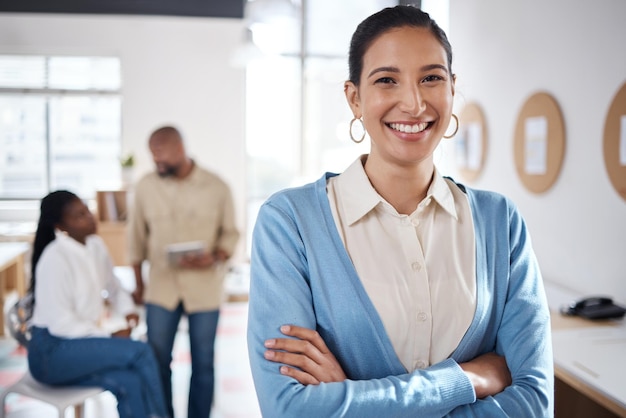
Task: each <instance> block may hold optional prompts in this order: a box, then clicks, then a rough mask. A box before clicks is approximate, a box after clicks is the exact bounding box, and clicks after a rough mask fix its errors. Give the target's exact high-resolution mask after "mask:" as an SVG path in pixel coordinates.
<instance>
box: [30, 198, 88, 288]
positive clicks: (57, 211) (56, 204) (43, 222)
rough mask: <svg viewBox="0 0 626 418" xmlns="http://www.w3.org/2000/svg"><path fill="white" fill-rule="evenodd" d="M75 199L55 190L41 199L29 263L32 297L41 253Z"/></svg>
mask: <svg viewBox="0 0 626 418" xmlns="http://www.w3.org/2000/svg"><path fill="white" fill-rule="evenodd" d="M76 199H78V196H76V195H75V194H74V193H72V192H68V191H66V190H57V191H55V192H52V193H50V194H48V195H47V196H46V197H44V198H43V199H41V213H40V215H39V223H38V224H37V232H36V233H35V242H34V244H33V258H32V261H31V278H30V291H31V292H32V293H33V295H34V293H35V270H36V269H37V263H38V262H39V258H40V257H41V253H43V250H44V249H45V248H46V247H47V246H48V244H50V243H51V242H52V241H54V239H55V238H56V236H55V227H56V225H57V224H58V223H59V222H61V220H62V219H63V212H64V211H65V208H66V207H67V205H68V204H69V203H71V202H73V201H74V200H76Z"/></svg>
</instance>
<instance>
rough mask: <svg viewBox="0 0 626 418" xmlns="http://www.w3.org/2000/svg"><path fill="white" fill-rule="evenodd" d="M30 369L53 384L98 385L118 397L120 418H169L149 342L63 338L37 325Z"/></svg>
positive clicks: (30, 346) (32, 332) (123, 339)
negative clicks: (167, 417)
mask: <svg viewBox="0 0 626 418" xmlns="http://www.w3.org/2000/svg"><path fill="white" fill-rule="evenodd" d="M31 335H32V339H31V340H30V343H29V345H28V367H29V369H30V372H31V374H32V375H33V377H34V378H35V379H37V380H39V381H40V382H42V383H47V384H49V385H73V386H98V387H101V388H104V389H107V390H108V391H110V392H111V393H113V395H115V397H116V398H117V401H118V403H117V411H118V412H119V415H120V417H121V418H131V417H132V418H145V417H148V416H150V417H153V416H155V417H165V416H166V408H165V402H164V399H163V393H162V391H161V386H160V385H159V382H160V379H159V374H158V371H157V363H156V360H155V358H154V354H153V352H152V349H151V348H150V347H149V346H148V344H146V343H143V342H140V341H133V340H130V339H127V338H106V337H105V338H58V337H55V336H53V335H51V334H50V333H49V332H48V329H47V328H37V327H33V328H32V330H31Z"/></svg>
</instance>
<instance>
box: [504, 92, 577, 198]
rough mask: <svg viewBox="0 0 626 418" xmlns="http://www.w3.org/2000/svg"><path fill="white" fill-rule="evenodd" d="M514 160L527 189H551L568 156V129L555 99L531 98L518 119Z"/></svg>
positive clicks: (539, 95) (546, 97)
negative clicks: (566, 150)
mask: <svg viewBox="0 0 626 418" xmlns="http://www.w3.org/2000/svg"><path fill="white" fill-rule="evenodd" d="M514 141H515V142H514V146H513V151H514V154H515V155H514V158H515V168H516V170H517V174H518V176H519V178H520V180H521V181H522V183H523V184H524V187H526V189H528V190H529V191H531V192H533V193H543V192H545V191H546V190H548V189H549V188H550V187H552V185H553V184H554V182H555V181H556V179H557V178H558V176H559V172H560V171H561V165H562V163H563V156H564V154H565V127H564V124H563V116H562V114H561V110H560V108H559V105H558V104H557V102H556V100H555V99H554V98H553V97H552V96H550V95H549V94H548V93H545V92H539V93H535V94H533V95H532V96H530V97H529V98H528V99H527V100H526V102H525V103H524V105H523V106H522V109H521V110H520V112H519V115H518V117H517V124H516V126H515V140H514Z"/></svg>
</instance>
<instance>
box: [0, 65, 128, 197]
mask: <svg viewBox="0 0 626 418" xmlns="http://www.w3.org/2000/svg"><path fill="white" fill-rule="evenodd" d="M120 88H121V76H120V61H119V59H118V58H113V57H60V56H19V55H0V199H2V200H28V199H41V197H43V196H44V195H45V194H47V193H48V192H50V191H52V190H56V189H68V190H71V191H72V192H74V193H76V194H78V195H79V196H81V197H82V198H93V197H95V192H96V190H98V189H112V188H113V189H117V188H119V186H120V164H119V155H120V151H121V103H122V99H121V95H120Z"/></svg>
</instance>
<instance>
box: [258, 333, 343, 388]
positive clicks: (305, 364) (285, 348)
mask: <svg viewBox="0 0 626 418" xmlns="http://www.w3.org/2000/svg"><path fill="white" fill-rule="evenodd" d="M280 331H281V332H282V333H283V334H285V335H288V336H290V337H296V338H297V339H291V338H274V339H270V340H266V341H265V347H266V348H269V350H267V351H266V352H265V358H266V359H268V360H270V361H273V362H276V363H283V364H285V366H281V368H280V373H281V374H284V375H285V376H290V377H293V378H294V379H296V380H297V381H298V382H300V383H302V384H303V385H317V384H320V383H322V382H324V383H329V382H341V381H344V380H346V375H345V373H344V372H343V369H342V368H341V365H340V364H339V362H338V361H337V359H336V358H335V356H334V355H333V353H331V352H330V350H329V349H328V347H327V346H326V343H325V342H324V340H323V339H322V337H321V336H320V335H319V333H318V332H317V331H314V330H311V329H308V328H302V327H298V326H295V325H283V326H282V327H280ZM278 350H280V351H278ZM298 369H299V370H298Z"/></svg>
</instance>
